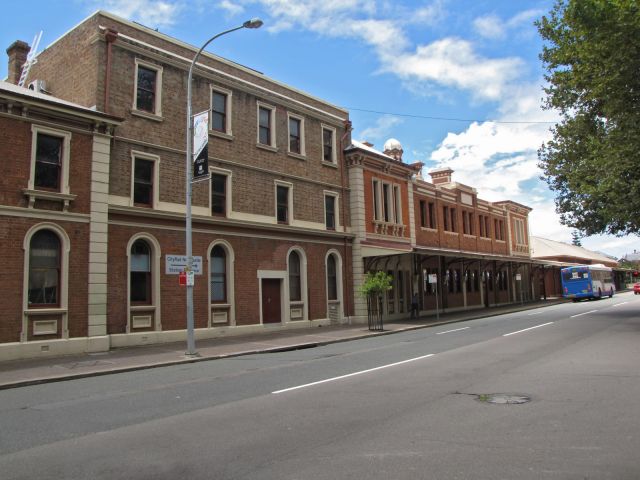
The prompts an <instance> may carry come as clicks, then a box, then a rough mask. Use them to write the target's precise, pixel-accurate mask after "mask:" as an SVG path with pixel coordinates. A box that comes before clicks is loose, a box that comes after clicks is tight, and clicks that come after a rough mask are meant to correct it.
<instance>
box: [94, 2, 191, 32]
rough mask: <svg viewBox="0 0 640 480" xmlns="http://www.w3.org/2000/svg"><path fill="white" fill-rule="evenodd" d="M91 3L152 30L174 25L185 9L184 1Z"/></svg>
mask: <svg viewBox="0 0 640 480" xmlns="http://www.w3.org/2000/svg"><path fill="white" fill-rule="evenodd" d="M91 3H92V4H93V5H94V6H95V7H97V8H100V9H103V10H107V11H109V12H111V13H114V14H115V15H118V16H120V17H123V18H126V19H128V20H135V21H137V22H140V23H142V24H143V25H146V26H148V27H150V28H159V27H160V28H162V27H170V26H172V25H174V24H175V23H176V18H177V16H178V14H179V13H180V12H181V11H182V9H183V8H184V3H183V2H182V1H171V0H101V1H93V2H91Z"/></svg>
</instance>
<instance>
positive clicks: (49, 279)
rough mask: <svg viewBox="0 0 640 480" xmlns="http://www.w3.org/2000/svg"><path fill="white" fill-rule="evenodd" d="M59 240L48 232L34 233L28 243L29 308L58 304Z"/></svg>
mask: <svg viewBox="0 0 640 480" xmlns="http://www.w3.org/2000/svg"><path fill="white" fill-rule="evenodd" d="M60 257H61V249H60V239H59V238H58V236H57V235H56V234H55V233H53V232H52V231H50V230H40V231H39V232H36V233H35V234H34V235H33V237H31V241H30V243H29V294H28V299H29V306H30V307H31V306H35V305H47V306H52V305H53V306H57V305H59V302H60Z"/></svg>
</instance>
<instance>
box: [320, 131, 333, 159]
mask: <svg viewBox="0 0 640 480" xmlns="http://www.w3.org/2000/svg"><path fill="white" fill-rule="evenodd" d="M322 160H323V161H325V162H328V163H336V131H335V129H334V128H330V127H325V126H323V127H322Z"/></svg>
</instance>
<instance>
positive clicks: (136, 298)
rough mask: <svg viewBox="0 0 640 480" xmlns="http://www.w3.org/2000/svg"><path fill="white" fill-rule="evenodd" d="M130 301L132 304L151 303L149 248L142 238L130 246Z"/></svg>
mask: <svg viewBox="0 0 640 480" xmlns="http://www.w3.org/2000/svg"><path fill="white" fill-rule="evenodd" d="M130 261H131V266H130V275H131V277H130V285H129V293H130V297H129V299H130V301H131V303H132V304H146V305H149V304H151V249H150V248H149V244H148V243H147V242H145V241H144V240H136V242H135V243H134V244H133V245H132V246H131V257H130Z"/></svg>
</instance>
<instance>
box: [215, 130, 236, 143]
mask: <svg viewBox="0 0 640 480" xmlns="http://www.w3.org/2000/svg"><path fill="white" fill-rule="evenodd" d="M209 136H210V137H218V138H222V139H223V140H229V141H233V139H234V138H235V137H234V136H233V135H232V134H230V133H226V132H220V131H219V130H209Z"/></svg>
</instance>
